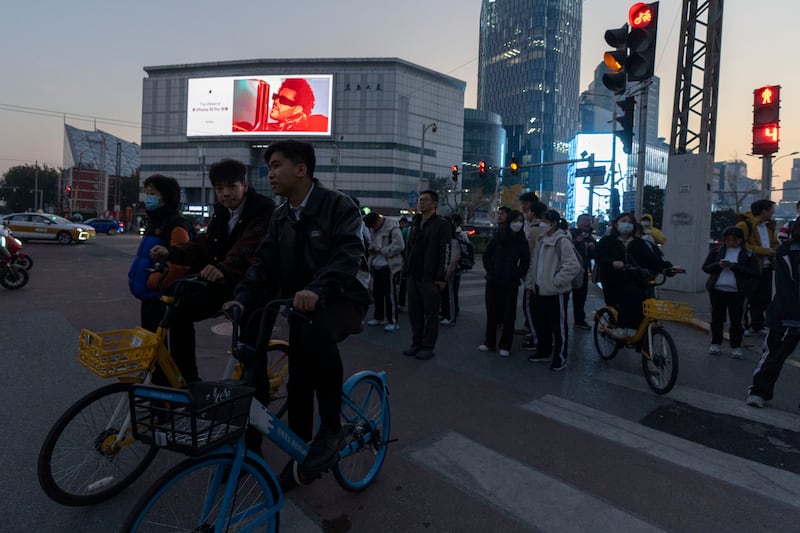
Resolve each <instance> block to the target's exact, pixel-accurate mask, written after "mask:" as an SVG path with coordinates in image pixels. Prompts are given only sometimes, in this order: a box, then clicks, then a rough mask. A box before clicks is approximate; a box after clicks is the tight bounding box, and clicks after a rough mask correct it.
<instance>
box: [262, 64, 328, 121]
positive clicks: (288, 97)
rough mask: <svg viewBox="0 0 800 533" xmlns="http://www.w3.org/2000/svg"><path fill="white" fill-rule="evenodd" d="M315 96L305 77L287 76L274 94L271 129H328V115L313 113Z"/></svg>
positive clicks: (270, 115) (270, 114)
mask: <svg viewBox="0 0 800 533" xmlns="http://www.w3.org/2000/svg"><path fill="white" fill-rule="evenodd" d="M314 104H315V98H314V91H313V90H312V89H311V85H309V83H308V82H307V81H306V80H304V79H303V78H286V79H285V80H284V81H283V83H282V84H281V87H280V89H278V92H276V93H275V94H273V95H272V109H271V110H270V112H269V118H271V119H273V120H275V121H276V122H270V123H269V124H268V128H269V130H270V131H318V132H323V133H325V132H327V131H328V117H326V116H325V115H313V114H312V110H313V109H314Z"/></svg>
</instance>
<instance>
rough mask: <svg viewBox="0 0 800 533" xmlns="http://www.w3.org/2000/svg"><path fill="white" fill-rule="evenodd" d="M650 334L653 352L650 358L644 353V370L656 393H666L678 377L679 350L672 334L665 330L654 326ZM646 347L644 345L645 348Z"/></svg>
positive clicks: (648, 382) (645, 376)
mask: <svg viewBox="0 0 800 533" xmlns="http://www.w3.org/2000/svg"><path fill="white" fill-rule="evenodd" d="M650 334H651V336H652V343H651V344H652V353H651V354H650V357H649V358H648V357H646V356H645V355H644V352H643V353H642V371H643V372H644V378H645V379H646V380H647V384H648V385H650V388H651V389H653V391H654V392H655V393H656V394H666V393H668V392H669V391H671V390H672V387H674V386H675V381H677V379H678V351H677V350H676V349H675V341H673V340H672V336H671V335H670V334H669V333H667V332H666V331H665V330H663V329H661V328H653V329H652V331H651V333H650ZM645 348H646V346H643V347H642V349H643V350H644V349H645ZM648 349H649V348H648Z"/></svg>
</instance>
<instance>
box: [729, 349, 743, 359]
mask: <svg viewBox="0 0 800 533" xmlns="http://www.w3.org/2000/svg"><path fill="white" fill-rule="evenodd" d="M731 357H733V358H734V359H744V354H743V353H742V349H741V348H733V349H732V350H731Z"/></svg>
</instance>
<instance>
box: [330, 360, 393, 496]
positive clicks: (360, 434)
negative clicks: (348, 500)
mask: <svg viewBox="0 0 800 533" xmlns="http://www.w3.org/2000/svg"><path fill="white" fill-rule="evenodd" d="M341 416H342V427H343V429H344V432H345V439H346V446H345V453H346V455H345V456H344V457H342V458H341V459H339V462H338V463H336V465H335V466H334V468H333V476H334V477H335V478H336V481H337V482H338V483H339V485H340V486H341V487H342V488H343V489H345V490H348V491H350V492H361V491H363V490H364V489H366V488H367V486H368V485H369V484H370V483H372V480H374V479H375V476H377V475H378V472H379V471H380V469H381V467H382V466H383V461H384V459H386V447H387V445H388V442H389V399H388V392H387V391H386V389H385V387H384V384H383V382H382V381H381V380H380V379H379V378H377V377H376V376H371V375H367V376H364V377H362V378H361V379H359V380H358V381H356V382H355V384H353V386H352V387H351V388H350V390H348V391H345V395H344V398H343V399H342V415H341Z"/></svg>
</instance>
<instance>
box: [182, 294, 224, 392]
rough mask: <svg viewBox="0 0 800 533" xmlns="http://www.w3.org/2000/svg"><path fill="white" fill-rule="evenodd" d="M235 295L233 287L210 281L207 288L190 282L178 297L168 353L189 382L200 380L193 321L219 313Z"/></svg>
mask: <svg viewBox="0 0 800 533" xmlns="http://www.w3.org/2000/svg"><path fill="white" fill-rule="evenodd" d="M232 297H233V290H232V288H231V286H230V285H227V284H223V283H209V284H208V285H206V286H204V287H200V286H195V285H190V286H188V287H187V290H186V292H185V293H183V294H181V295H180V296H179V297H178V300H177V301H178V306H177V307H176V308H175V312H174V314H173V315H172V324H171V325H170V329H169V352H170V355H172V358H173V359H174V360H175V364H177V365H178V370H180V371H181V374H183V377H184V378H185V379H186V381H187V382H188V383H192V382H195V381H200V376H199V373H198V371H197V356H196V353H195V351H196V345H195V335H194V323H195V322H200V321H201V320H206V319H207V318H211V317H212V316H214V315H215V314H217V312H219V310H220V308H221V307H222V304H224V303H225V302H227V301H228V300H230V299H231V298H232Z"/></svg>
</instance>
